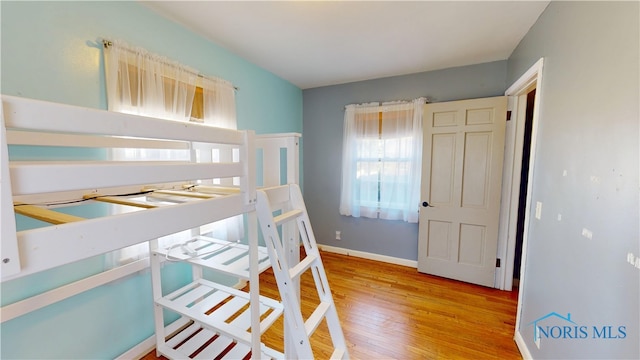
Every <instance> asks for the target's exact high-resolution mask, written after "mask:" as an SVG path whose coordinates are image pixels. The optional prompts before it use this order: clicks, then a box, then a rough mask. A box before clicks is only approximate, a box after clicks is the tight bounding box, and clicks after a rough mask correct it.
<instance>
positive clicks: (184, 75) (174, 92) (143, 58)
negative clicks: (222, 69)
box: [104, 40, 242, 266]
mask: <svg viewBox="0 0 640 360" xmlns="http://www.w3.org/2000/svg"><path fill="white" fill-rule="evenodd" d="M104 55H105V76H106V84H107V99H108V107H109V110H111V111H118V112H125V113H130V114H138V115H145V116H152V117H158V118H164V119H169V120H177V121H189V120H190V119H191V114H192V107H193V104H194V96H195V93H196V87H200V88H201V89H202V93H203V99H202V100H203V101H202V106H203V109H202V113H203V115H204V122H205V123H209V124H211V125H214V126H218V127H226V128H233V129H235V128H236V111H235V92H234V88H233V86H232V85H231V84H230V83H228V82H226V81H224V80H219V79H210V78H204V77H200V76H198V75H197V74H198V72H197V71H196V70H194V69H192V68H189V67H186V66H183V65H181V64H179V63H177V62H175V61H172V60H170V59H167V58H166V57H163V56H159V55H156V54H152V53H149V52H148V51H146V50H145V49H142V48H139V47H133V46H130V45H128V44H126V43H124V42H122V41H118V40H114V41H112V42H111V44H110V46H108V47H106V48H105V49H104ZM227 152H228V153H229V155H228V156H227V155H226V153H227ZM111 156H112V159H113V160H146V161H149V160H189V159H190V153H189V151H188V150H156V149H116V150H113V151H112V154H111ZM196 157H197V158H198V160H199V161H201V160H204V161H211V159H214V160H221V161H231V158H232V157H233V152H232V151H231V150H229V151H225V150H216V152H215V153H197V154H196ZM226 157H229V158H230V159H228V160H227V159H226ZM208 182H210V183H213V180H209V181H208ZM127 211H135V209H131V208H126V207H121V206H114V212H127ZM238 223H239V224H240V225H238ZM228 227H229V230H228V229H227V228H228ZM238 229H239V230H238ZM207 230H208V231H212V232H214V233H215V234H216V235H218V236H219V237H221V238H225V239H227V238H228V237H229V236H233V237H240V236H242V219H241V218H240V219H239V220H238V219H236V220H233V219H232V220H228V221H226V222H219V223H216V224H210V225H208V226H207ZM189 235H190V232H189V231H186V232H183V233H181V234H176V235H172V236H168V237H165V238H162V239H160V246H170V245H171V244H173V243H176V242H178V241H181V240H184V239H186V238H187V237H188V236H189ZM234 239H235V238H234ZM146 256H148V246H147V244H146V243H142V244H138V245H134V246H131V247H128V248H125V249H122V250H119V251H118V252H116V253H115V254H112V257H111V258H112V260H111V262H112V265H113V266H117V265H122V264H124V263H127V262H131V261H134V260H137V259H140V258H143V257H146Z"/></svg>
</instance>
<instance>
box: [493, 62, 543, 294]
mask: <svg viewBox="0 0 640 360" xmlns="http://www.w3.org/2000/svg"><path fill="white" fill-rule="evenodd" d="M542 66H543V59H540V60H538V61H537V62H536V63H535V64H533V65H532V66H531V67H530V68H529V69H528V70H527V71H526V72H525V73H524V74H523V75H522V76H521V77H520V78H519V79H518V80H517V81H516V82H515V83H513V85H511V86H510V87H509V88H508V89H507V91H506V92H505V95H507V96H508V98H509V105H508V111H509V112H510V113H511V115H510V119H511V120H510V121H507V131H506V139H505V158H504V168H503V178H502V183H503V187H502V203H501V206H500V209H501V210H500V230H499V236H498V252H497V257H498V259H499V260H502V261H501V262H502V264H503V266H501V267H497V268H496V282H495V287H496V288H499V289H501V290H507V291H511V290H513V283H514V281H513V280H514V277H515V278H516V279H518V280H519V281H518V286H519V288H521V289H522V287H523V281H524V278H523V276H522V274H524V273H525V272H526V252H527V232H528V227H529V221H530V216H531V211H530V209H532V208H531V206H532V204H531V183H532V181H531V179H532V176H533V173H534V171H535V166H534V162H535V152H536V151H535V149H536V137H537V127H538V115H539V106H540V101H541V97H542V93H541V91H540V90H541V89H540V84H541V83H542ZM534 90H535V92H534ZM527 118H528V120H527ZM525 127H526V128H527V136H526V138H527V139H526V143H527V145H526V146H525ZM525 154H528V155H525ZM523 165H526V166H524V167H525V168H526V169H523ZM516 245H517V248H518V249H517V250H518V251H516ZM514 274H515V276H514ZM518 296H519V297H520V296H522V292H521V291H520V292H519V294H518Z"/></svg>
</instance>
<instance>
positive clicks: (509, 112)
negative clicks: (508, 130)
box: [507, 110, 511, 121]
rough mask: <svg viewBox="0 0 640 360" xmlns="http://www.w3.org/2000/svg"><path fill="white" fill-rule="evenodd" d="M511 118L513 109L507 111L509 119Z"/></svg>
mask: <svg viewBox="0 0 640 360" xmlns="http://www.w3.org/2000/svg"><path fill="white" fill-rule="evenodd" d="M509 120H511V110H509V111H507V121H509Z"/></svg>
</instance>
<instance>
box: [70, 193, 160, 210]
mask: <svg viewBox="0 0 640 360" xmlns="http://www.w3.org/2000/svg"><path fill="white" fill-rule="evenodd" d="M82 198H83V199H87V200H93V201H100V202H106V203H110V204H117V205H127V206H135V207H140V208H144V209H153V208H156V207H158V205H154V204H148V203H143V202H138V201H134V200H129V199H123V198H118V197H115V196H104V195H101V194H97V193H96V194H91V195H85V196H83V197H82Z"/></svg>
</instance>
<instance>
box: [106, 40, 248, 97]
mask: <svg viewBox="0 0 640 360" xmlns="http://www.w3.org/2000/svg"><path fill="white" fill-rule="evenodd" d="M102 46H104V47H105V49H106V48H108V47H110V46H113V42H112V41H111V40H107V39H102ZM126 50H127V51H131V50H129V49H126ZM168 65H173V64H171V63H168ZM194 74H195V75H196V76H198V77H199V78H203V79H208V80H214V81H215V80H223V81H227V80H224V79H219V78H212V77H209V76H206V75H204V74H200V73H194ZM227 82H229V81H227ZM229 84H231V82H229ZM231 86H233V89H234V90H235V91H238V90H240V88H239V87H237V86H234V85H233V84H231Z"/></svg>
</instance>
